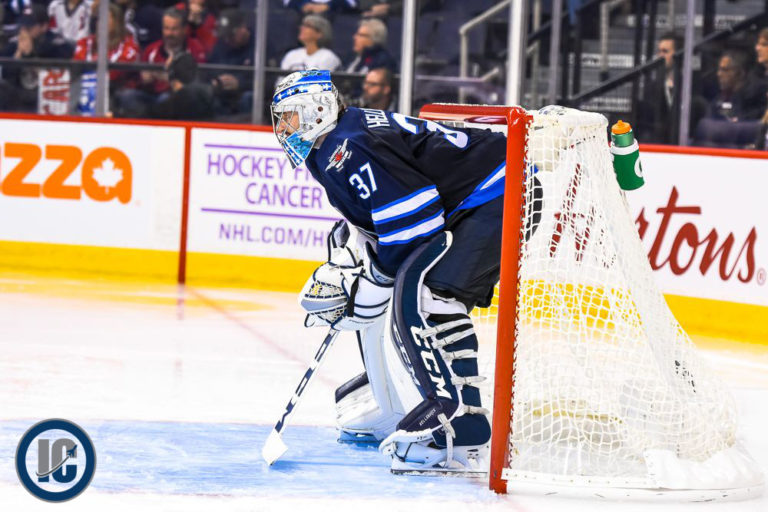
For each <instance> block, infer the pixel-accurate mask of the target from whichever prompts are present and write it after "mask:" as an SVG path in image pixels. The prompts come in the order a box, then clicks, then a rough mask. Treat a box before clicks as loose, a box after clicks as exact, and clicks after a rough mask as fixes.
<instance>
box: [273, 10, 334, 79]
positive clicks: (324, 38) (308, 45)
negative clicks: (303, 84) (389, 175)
mask: <svg viewBox="0 0 768 512" xmlns="http://www.w3.org/2000/svg"><path fill="white" fill-rule="evenodd" d="M332 38H333V32H332V29H331V23H330V22H329V21H328V20H327V19H325V18H323V17H322V16H318V15H316V14H310V15H308V16H305V17H304V19H303V20H302V21H301V26H300V27H299V42H300V43H301V45H302V46H300V47H299V48H295V49H293V50H291V51H289V52H288V53H286V54H285V57H283V60H282V62H281V63H280V67H281V68H282V69H290V70H291V71H300V70H304V69H309V68H317V69H327V70H329V71H336V70H337V69H338V68H340V67H341V59H339V57H337V56H336V54H335V53H333V52H332V51H331V50H330V49H329V48H328V46H330V44H331V39H332Z"/></svg>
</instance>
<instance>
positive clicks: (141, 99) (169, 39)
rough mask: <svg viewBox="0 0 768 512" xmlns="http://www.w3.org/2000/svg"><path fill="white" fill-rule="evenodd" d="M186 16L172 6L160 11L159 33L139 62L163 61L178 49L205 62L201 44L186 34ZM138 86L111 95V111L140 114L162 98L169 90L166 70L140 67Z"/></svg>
mask: <svg viewBox="0 0 768 512" xmlns="http://www.w3.org/2000/svg"><path fill="white" fill-rule="evenodd" d="M186 33H187V17H186V13H185V12H184V11H180V10H179V9H176V8H175V7H171V8H169V9H166V10H165V12H164V13H163V37H162V38H161V39H159V40H157V41H155V42H154V43H151V44H150V45H149V46H147V47H146V48H145V49H144V52H143V53H142V55H141V60H142V61H143V62H151V63H155V64H163V65H166V64H167V63H168V62H169V61H170V60H172V59H173V56H174V55H176V54H177V53H179V52H186V53H189V54H190V55H192V57H193V58H194V59H195V61H197V62H198V63H200V62H205V50H204V49H203V45H202V44H201V43H200V41H198V40H197V39H195V38H192V37H187V35H186ZM140 77H141V79H140V84H139V88H137V89H135V90H132V89H123V90H121V91H118V93H117V95H116V96H115V100H116V101H115V111H114V113H115V115H117V116H123V117H136V116H143V115H144V114H145V112H146V111H147V108H148V107H149V106H150V105H153V104H155V103H157V102H158V101H162V100H164V99H166V98H167V97H168V95H169V94H170V89H171V88H170V83H169V82H168V74H167V72H166V71H164V70H163V71H142V72H141V74H140Z"/></svg>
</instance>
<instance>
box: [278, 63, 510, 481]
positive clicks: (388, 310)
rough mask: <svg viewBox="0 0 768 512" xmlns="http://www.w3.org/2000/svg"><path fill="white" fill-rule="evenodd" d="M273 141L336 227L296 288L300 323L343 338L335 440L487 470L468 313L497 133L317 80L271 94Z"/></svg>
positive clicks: (494, 252)
mask: <svg viewBox="0 0 768 512" xmlns="http://www.w3.org/2000/svg"><path fill="white" fill-rule="evenodd" d="M271 108H272V121H273V128H274V131H275V135H276V136H277V138H278V140H279V142H280V144H281V146H282V147H283V149H284V150H285V153H286V155H287V156H288V158H289V159H290V161H291V163H292V164H293V165H294V166H298V165H301V164H304V165H306V167H307V168H308V169H309V171H310V172H311V173H312V175H313V176H314V178H315V179H316V180H317V181H318V182H319V183H320V184H321V185H322V186H323V187H324V188H325V190H326V193H327V195H328V199H329V201H330V203H331V204H332V205H333V206H334V207H335V208H336V209H337V210H338V211H339V212H340V213H341V215H342V216H343V217H344V219H345V220H346V222H344V221H342V222H340V223H338V224H337V225H336V226H335V227H334V229H333V231H332V232H331V234H330V236H329V258H328V262H327V263H325V264H323V265H322V266H320V267H319V268H318V269H317V270H316V271H315V272H314V274H313V275H312V277H311V278H310V279H309V281H308V282H307V284H306V285H305V287H304V289H303V290H302V293H301V297H300V302H301V304H302V306H303V307H304V308H305V309H306V311H307V313H308V314H307V319H306V325H307V326H313V325H325V326H331V327H332V328H334V329H337V330H353V331H355V332H356V334H357V337H358V340H359V342H360V345H361V349H362V354H363V360H364V365H365V373H364V374H362V375H360V376H358V377H356V378H354V379H352V380H351V381H349V382H348V383H346V384H345V385H343V386H341V387H340V388H339V389H338V390H337V392H336V400H337V413H338V418H339V424H340V427H341V437H342V438H341V440H342V441H353V442H380V445H379V449H380V450H381V451H382V453H384V454H387V455H390V456H391V457H392V466H391V467H392V471H393V472H395V473H456V472H459V473H463V474H483V473H484V472H486V471H487V464H486V454H487V451H488V441H489V439H490V425H489V422H488V418H487V414H488V411H487V410H485V409H483V407H482V404H481V400H480V392H479V389H478V388H477V384H478V383H479V382H481V381H482V380H483V377H481V376H479V375H478V364H477V349H478V342H477V337H476V336H475V333H474V330H473V326H472V320H471V319H470V317H469V313H470V311H471V310H472V308H474V307H475V306H487V305H488V304H489V303H490V300H491V298H492V296H493V287H494V285H495V284H496V282H497V281H498V278H499V262H500V251H501V222H502V211H503V191H504V172H505V161H504V160H505V151H506V138H505V137H504V136H503V135H501V134H498V133H492V132H490V131H486V130H478V129H455V130H454V129H449V128H446V127H445V126H442V125H439V124H437V123H434V122H432V121H425V120H422V119H416V118H412V117H408V116H405V115H402V114H397V113H392V112H385V111H381V110H372V109H358V108H351V107H349V108H346V107H345V106H344V105H343V104H342V103H341V102H340V100H339V95H338V92H337V89H336V87H335V85H334V84H333V83H332V81H331V76H330V73H329V72H328V71H317V70H309V71H299V72H295V73H293V74H291V75H289V76H287V77H286V78H284V79H283V80H282V81H280V83H279V84H278V85H277V88H276V91H275V94H274V97H273V101H272V107H271Z"/></svg>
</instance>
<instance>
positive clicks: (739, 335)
mask: <svg viewBox="0 0 768 512" xmlns="http://www.w3.org/2000/svg"><path fill="white" fill-rule="evenodd" d="M320 263H321V262H315V261H303V260H287V259H279V258H263V257H254V256H237V255H223V254H204V253H190V254H189V255H188V258H187V284H190V285H193V286H221V287H252V288H257V289H262V290H272V291H287V292H294V293H295V292H298V290H300V289H301V287H302V286H303V285H304V283H305V282H306V280H307V278H308V277H309V276H310V274H311V273H312V271H313V270H314V269H315V268H316V267H317V266H318V265H319V264H320ZM18 271H23V272H25V273H31V274H36V275H42V276H56V277H86V278H88V277H92V278H99V279H114V280H141V281H161V282H167V283H175V282H176V279H177V275H178V252H177V251H154V250H144V249H122V248H114V247H90V246H81V245H63V244H46V243H29V242H3V241H0V273H2V272H18ZM665 298H666V300H667V303H668V304H669V307H670V309H671V310H672V312H673V313H674V315H675V316H676V317H677V320H678V321H679V322H680V324H681V325H682V326H683V328H684V329H685V330H686V331H687V332H688V333H689V334H691V335H701V336H709V337H720V338H730V339H735V340H740V341H744V342H748V343H757V344H761V345H768V322H767V321H766V320H768V307H763V306H755V305H751V304H740V303H735V302H724V301H717V300H710V299H700V298H692V297H683V296H679V295H665Z"/></svg>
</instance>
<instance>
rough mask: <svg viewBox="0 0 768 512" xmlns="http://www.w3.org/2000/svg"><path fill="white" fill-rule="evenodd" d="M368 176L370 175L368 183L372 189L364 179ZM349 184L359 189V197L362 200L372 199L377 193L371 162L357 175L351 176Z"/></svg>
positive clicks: (361, 168)
mask: <svg viewBox="0 0 768 512" xmlns="http://www.w3.org/2000/svg"><path fill="white" fill-rule="evenodd" d="M366 174H367V175H368V181H369V182H370V184H371V186H370V187H368V184H367V183H366V182H365V180H364V179H363V176H364V175H366ZM349 183H350V185H352V186H353V187H355V188H356V189H357V195H359V196H360V199H368V198H369V197H371V194H372V193H374V192H376V179H375V178H374V177H373V170H372V169H371V164H370V162H366V163H365V164H364V165H363V166H362V167H360V169H359V170H358V171H357V172H356V173H355V174H353V175H352V176H350V177H349Z"/></svg>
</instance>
